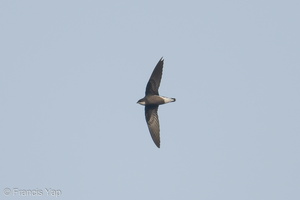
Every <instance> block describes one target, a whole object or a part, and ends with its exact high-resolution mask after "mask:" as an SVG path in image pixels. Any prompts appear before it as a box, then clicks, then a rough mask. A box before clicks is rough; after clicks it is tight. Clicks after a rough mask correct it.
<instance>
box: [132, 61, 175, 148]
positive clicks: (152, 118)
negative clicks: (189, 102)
mask: <svg viewBox="0 0 300 200" xmlns="http://www.w3.org/2000/svg"><path fill="white" fill-rule="evenodd" d="M163 64H164V60H163V58H161V59H160V60H159V61H158V63H157V65H156V67H155V68H154V70H153V72H152V74H151V77H150V79H149V81H148V83H147V87H146V92H145V97H144V98H142V99H140V100H139V101H138V102H137V103H139V104H141V105H143V106H145V117H146V122H147V125H148V128H149V131H150V134H151V137H152V139H153V141H154V143H155V144H156V146H157V147H158V148H159V147H160V128H159V120H158V115H157V110H158V106H159V105H162V104H165V103H169V102H174V101H175V100H176V99H175V98H168V97H163V96H159V94H158V88H159V85H160V81H161V77H162V69H163Z"/></svg>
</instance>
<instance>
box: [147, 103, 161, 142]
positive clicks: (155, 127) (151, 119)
mask: <svg viewBox="0 0 300 200" xmlns="http://www.w3.org/2000/svg"><path fill="white" fill-rule="evenodd" d="M157 110H158V105H151V106H145V117H146V122H147V125H148V129H149V131H150V134H151V137H152V139H153V142H154V143H155V145H156V146H157V147H158V148H159V147H160V136H159V130H160V129H159V120H158V115H157Z"/></svg>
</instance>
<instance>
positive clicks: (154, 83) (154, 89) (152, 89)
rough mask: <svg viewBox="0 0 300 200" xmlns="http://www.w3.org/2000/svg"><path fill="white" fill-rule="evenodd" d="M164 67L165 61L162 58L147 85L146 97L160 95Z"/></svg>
mask: <svg viewBox="0 0 300 200" xmlns="http://www.w3.org/2000/svg"><path fill="white" fill-rule="evenodd" d="M163 65H164V59H163V58H161V59H160V60H159V61H158V63H157V65H156V67H155V68H154V70H153V72H152V74H151V76H150V79H149V81H148V83H147V87H146V96H147V95H158V88H159V85H160V80H161V76H162V69H163Z"/></svg>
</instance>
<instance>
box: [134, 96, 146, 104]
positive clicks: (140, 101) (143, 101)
mask: <svg viewBox="0 0 300 200" xmlns="http://www.w3.org/2000/svg"><path fill="white" fill-rule="evenodd" d="M136 103H138V104H140V105H143V106H144V105H145V104H146V102H145V98H142V99H140V100H138V102H136Z"/></svg>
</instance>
